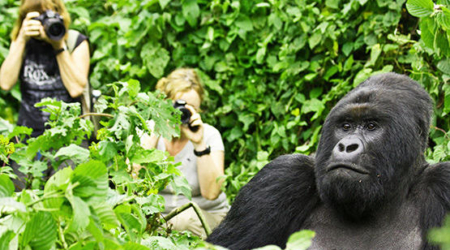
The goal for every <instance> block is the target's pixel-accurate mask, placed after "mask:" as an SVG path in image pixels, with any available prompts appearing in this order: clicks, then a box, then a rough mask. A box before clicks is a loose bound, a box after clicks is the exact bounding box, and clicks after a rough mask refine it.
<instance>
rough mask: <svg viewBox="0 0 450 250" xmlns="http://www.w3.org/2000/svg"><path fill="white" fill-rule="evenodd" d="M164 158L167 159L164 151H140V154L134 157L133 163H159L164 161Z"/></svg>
mask: <svg viewBox="0 0 450 250" xmlns="http://www.w3.org/2000/svg"><path fill="white" fill-rule="evenodd" d="M164 158H166V155H165V153H164V151H161V150H156V149H150V150H142V151H138V153H137V154H136V155H134V156H133V158H132V159H131V161H132V162H133V163H136V164H143V163H158V162H161V161H162V160H164Z"/></svg>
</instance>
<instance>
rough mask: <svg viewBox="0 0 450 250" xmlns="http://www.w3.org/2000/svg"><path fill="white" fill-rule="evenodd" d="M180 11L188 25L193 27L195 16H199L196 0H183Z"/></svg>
mask: <svg viewBox="0 0 450 250" xmlns="http://www.w3.org/2000/svg"><path fill="white" fill-rule="evenodd" d="M182 12H183V16H184V18H186V20H187V21H188V23H189V25H190V26H191V27H195V26H196V25H197V18H198V17H199V16H200V8H199V7H198V4H197V0H184V1H183V4H182Z"/></svg>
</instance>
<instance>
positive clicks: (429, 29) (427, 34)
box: [419, 18, 436, 48]
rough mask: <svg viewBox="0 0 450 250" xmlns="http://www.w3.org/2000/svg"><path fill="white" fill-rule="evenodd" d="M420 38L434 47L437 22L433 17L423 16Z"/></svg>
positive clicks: (430, 46) (428, 45) (427, 44)
mask: <svg viewBox="0 0 450 250" xmlns="http://www.w3.org/2000/svg"><path fill="white" fill-rule="evenodd" d="M419 26H420V32H421V33H420V38H421V39H422V41H423V42H424V43H425V45H426V46H427V47H429V48H434V37H435V33H436V31H435V23H434V21H433V19H431V18H423V19H422V20H421V21H420V24H419Z"/></svg>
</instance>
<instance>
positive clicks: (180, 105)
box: [173, 99, 199, 132]
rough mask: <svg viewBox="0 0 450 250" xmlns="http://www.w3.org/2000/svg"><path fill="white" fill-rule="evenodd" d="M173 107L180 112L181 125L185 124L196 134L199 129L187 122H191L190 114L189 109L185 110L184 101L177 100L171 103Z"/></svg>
mask: <svg viewBox="0 0 450 250" xmlns="http://www.w3.org/2000/svg"><path fill="white" fill-rule="evenodd" d="M173 107H174V108H175V109H178V110H180V111H181V123H182V124H187V125H188V126H189V129H190V130H191V131H193V132H196V131H197V130H198V129H199V126H191V124H189V121H190V120H191V116H192V113H191V111H190V110H189V109H187V108H186V101H185V100H181V99H178V100H176V101H175V102H174V103H173Z"/></svg>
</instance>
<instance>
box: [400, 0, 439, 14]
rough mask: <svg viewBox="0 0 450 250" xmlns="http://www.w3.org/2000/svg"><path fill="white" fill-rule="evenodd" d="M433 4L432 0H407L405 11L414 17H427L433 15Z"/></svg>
mask: <svg viewBox="0 0 450 250" xmlns="http://www.w3.org/2000/svg"><path fill="white" fill-rule="evenodd" d="M433 8H434V3H433V1H432V0H408V1H407V2H406V9H407V10H408V11H409V13H410V14H411V15H413V16H415V17H429V16H430V15H431V14H432V13H433Z"/></svg>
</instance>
